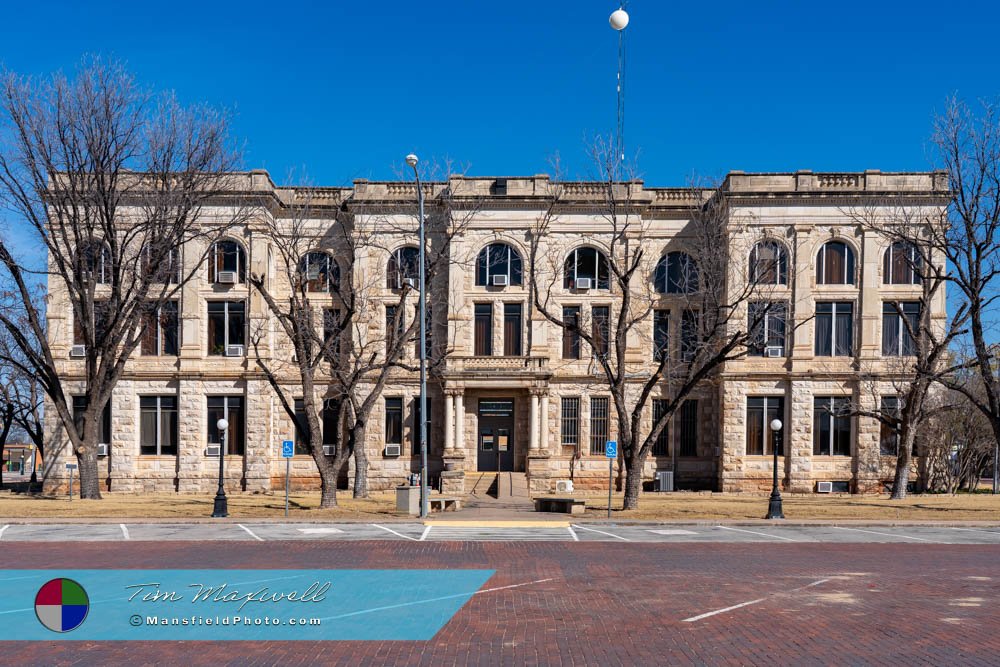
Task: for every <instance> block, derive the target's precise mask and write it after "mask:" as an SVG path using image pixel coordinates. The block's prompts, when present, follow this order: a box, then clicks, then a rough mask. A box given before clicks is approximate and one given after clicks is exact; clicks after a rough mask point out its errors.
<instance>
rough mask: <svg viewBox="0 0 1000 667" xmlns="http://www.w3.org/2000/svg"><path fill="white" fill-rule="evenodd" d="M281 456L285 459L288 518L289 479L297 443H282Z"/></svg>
mask: <svg viewBox="0 0 1000 667" xmlns="http://www.w3.org/2000/svg"><path fill="white" fill-rule="evenodd" d="M281 456H282V458H284V459H285V516H286V517H287V516H288V478H289V476H290V475H291V472H292V457H293V456H295V441H294V440H282V441H281Z"/></svg>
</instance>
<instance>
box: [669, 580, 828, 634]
mask: <svg viewBox="0 0 1000 667" xmlns="http://www.w3.org/2000/svg"><path fill="white" fill-rule="evenodd" d="M828 581H830V580H829V579H820V580H819V581H814V582H812V583H811V584H806V585H805V586H799V587H798V588H793V589H792V590H790V591H784V592H781V593H772V594H771V595H768V596H767V597H763V598H757V599H756V600H750V601H749V602H741V603H739V604H734V605H733V606H731V607H726V608H724V609H716V610H715V611H709V612H705V613H704V614H698V615H697V616H692V617H691V618H685V619H684V620H683V621H681V622H682V623H694V622H695V621H700V620H701V619H703V618H708V617H709V616H715V615H716V614H724V613H725V612H727V611H732V610H734V609H739V608H740V607H749V606H750V605H752V604H757V603H758V602H763V601H764V600H767V599H768V598H771V597H775V596H777V595H788V594H789V593H795V592H798V591H802V590H805V589H807V588H812V587H813V586H819V585H820V584H825V583H826V582H828Z"/></svg>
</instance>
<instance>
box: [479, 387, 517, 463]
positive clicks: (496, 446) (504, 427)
mask: <svg viewBox="0 0 1000 667" xmlns="http://www.w3.org/2000/svg"><path fill="white" fill-rule="evenodd" d="M478 440H479V443H478V446H477V449H478V451H477V455H478V456H477V468H476V469H477V470H479V471H480V472H492V471H501V472H504V471H506V472H513V470H514V401H513V400H512V399H496V398H484V399H480V400H479V434H478Z"/></svg>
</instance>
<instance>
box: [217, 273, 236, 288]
mask: <svg viewBox="0 0 1000 667" xmlns="http://www.w3.org/2000/svg"><path fill="white" fill-rule="evenodd" d="M215 282H217V283H219V284H220V285H235V284H236V272H235V271H219V273H218V276H217V277H216V280H215Z"/></svg>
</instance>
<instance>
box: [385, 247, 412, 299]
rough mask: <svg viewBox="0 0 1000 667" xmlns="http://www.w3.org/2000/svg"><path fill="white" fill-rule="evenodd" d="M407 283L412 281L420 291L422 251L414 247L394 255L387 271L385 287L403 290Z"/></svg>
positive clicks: (399, 250) (390, 259) (398, 251)
mask: <svg viewBox="0 0 1000 667" xmlns="http://www.w3.org/2000/svg"><path fill="white" fill-rule="evenodd" d="M407 281H412V287H413V288H414V289H420V250H418V249H417V248H415V247H414V246H405V247H403V248H399V249H397V250H396V251H395V252H394V253H392V255H390V256H389V263H388V265H387V266H386V270H385V286H386V287H388V288H389V289H402V288H403V284H404V283H406V282H407Z"/></svg>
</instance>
